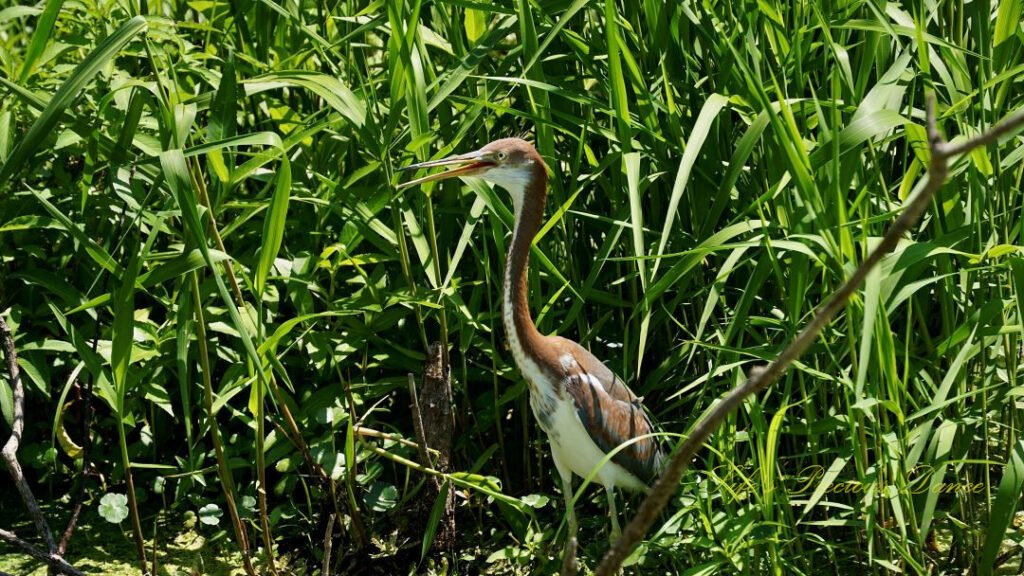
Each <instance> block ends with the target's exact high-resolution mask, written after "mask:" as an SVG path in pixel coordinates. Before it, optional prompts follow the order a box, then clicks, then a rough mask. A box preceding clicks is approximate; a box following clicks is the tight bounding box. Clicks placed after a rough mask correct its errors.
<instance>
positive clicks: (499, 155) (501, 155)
mask: <svg viewBox="0 0 1024 576" xmlns="http://www.w3.org/2000/svg"><path fill="white" fill-rule="evenodd" d="M498 160H500V161H502V162H504V161H505V153H504V152H498Z"/></svg>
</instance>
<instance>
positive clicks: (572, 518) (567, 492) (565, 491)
mask: <svg viewBox="0 0 1024 576" xmlns="http://www.w3.org/2000/svg"><path fill="white" fill-rule="evenodd" d="M558 474H559V475H560V476H561V477H562V497H564V498H565V511H566V512H567V513H568V514H569V535H568V537H567V538H566V539H565V546H566V550H568V549H569V541H571V540H572V539H573V538H575V537H576V509H575V507H574V506H573V505H572V472H571V471H568V470H565V471H563V470H561V469H559V470H558Z"/></svg>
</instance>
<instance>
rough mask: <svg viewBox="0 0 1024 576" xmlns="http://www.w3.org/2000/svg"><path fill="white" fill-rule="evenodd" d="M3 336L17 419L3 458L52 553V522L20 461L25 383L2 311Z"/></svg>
mask: <svg viewBox="0 0 1024 576" xmlns="http://www.w3.org/2000/svg"><path fill="white" fill-rule="evenodd" d="M0 339H2V340H3V347H4V354H5V355H6V357H7V373H8V374H10V376H11V388H13V389H14V421H13V422H12V424H11V437H10V438H8V439H7V442H6V443H5V444H4V447H3V458H4V460H5V461H6V462H7V469H8V470H9V471H10V473H11V478H13V479H14V485H15V486H16V487H17V489H18V493H19V494H21V500H22V502H24V503H25V507H26V508H28V512H29V514H30V515H31V516H32V521H33V522H35V525H36V529H37V530H38V531H39V534H40V535H41V536H42V537H43V541H44V542H46V549H47V551H48V552H49V553H50V554H55V553H56V552H57V544H56V542H54V541H53V534H52V533H51V532H50V525H49V524H47V523H46V519H45V518H43V513H42V512H41V511H40V510H39V503H37V502H36V498H35V496H33V495H32V490H31V488H29V486H28V482H27V481H26V480H25V473H24V472H22V470H21V464H20V463H19V462H18V446H19V445H20V444H21V435H22V434H23V433H24V432H25V386H24V384H23V383H22V381H21V370H20V369H19V368H18V354H17V352H16V351H15V350H14V337H13V336H11V328H10V327H9V326H8V325H7V322H6V321H5V320H4V317H3V315H0Z"/></svg>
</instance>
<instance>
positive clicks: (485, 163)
mask: <svg viewBox="0 0 1024 576" xmlns="http://www.w3.org/2000/svg"><path fill="white" fill-rule="evenodd" d="M436 166H458V168H455V169H453V170H448V171H447V172H435V173H434V174H429V175H427V176H424V177H422V178H417V179H415V180H410V181H408V182H405V183H404V184H399V185H398V186H397V188H398V189H399V190H401V189H403V188H408V187H410V186H415V185H417V184H423V183H424V182H433V181H435V180H447V179H448V178H454V177H456V176H472V175H473V174H477V173H479V172H482V171H483V170H485V169H487V168H490V167H491V166H494V162H491V161H490V159H488V158H487V156H486V155H485V154H483V153H482V152H480V151H476V152H470V153H469V154H459V155H457V156H449V157H447V158H442V159H440V160H430V161H428V162H420V163H419V164H412V165H410V166H406V167H405V168H402V169H401V170H402V171H403V172H404V171H407V170H419V169H420V168H434V167H436Z"/></svg>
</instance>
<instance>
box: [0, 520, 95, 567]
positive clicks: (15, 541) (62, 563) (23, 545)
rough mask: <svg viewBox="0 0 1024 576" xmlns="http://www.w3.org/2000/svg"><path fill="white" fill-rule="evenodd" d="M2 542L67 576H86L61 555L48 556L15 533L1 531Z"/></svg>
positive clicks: (53, 553)
mask: <svg viewBox="0 0 1024 576" xmlns="http://www.w3.org/2000/svg"><path fill="white" fill-rule="evenodd" d="M0 540H3V541H4V542H7V543H8V544H11V545H12V546H14V547H15V548H20V549H21V551H22V552H24V553H25V554H28V555H29V556H31V557H33V558H35V559H36V560H39V561H41V562H45V563H46V565H47V566H49V567H50V568H53V569H54V570H56V571H58V572H59V573H63V574H66V575H67V576H85V574H84V573H83V572H82V571H80V570H78V569H77V568H75V567H74V566H72V565H71V564H68V561H67V560H65V559H64V558H63V557H61V555H60V554H57V553H56V552H51V553H49V554H47V553H46V552H43V551H42V550H40V549H39V548H36V547H35V546H33V545H31V544H29V543H28V542H26V541H24V540H22V539H21V538H18V537H17V536H16V535H15V534H14V533H13V532H8V531H7V530H4V529H0Z"/></svg>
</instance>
